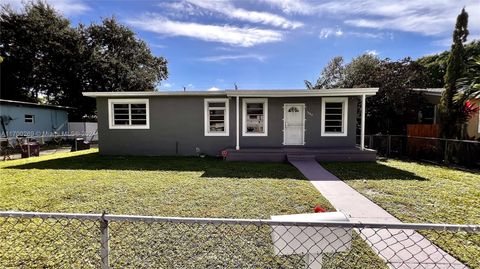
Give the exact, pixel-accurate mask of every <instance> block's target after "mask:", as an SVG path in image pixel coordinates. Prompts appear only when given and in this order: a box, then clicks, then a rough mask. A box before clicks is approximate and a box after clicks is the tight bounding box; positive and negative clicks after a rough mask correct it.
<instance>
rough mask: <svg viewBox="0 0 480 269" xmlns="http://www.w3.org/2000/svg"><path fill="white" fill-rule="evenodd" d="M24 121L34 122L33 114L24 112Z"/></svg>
mask: <svg viewBox="0 0 480 269" xmlns="http://www.w3.org/2000/svg"><path fill="white" fill-rule="evenodd" d="M25 122H26V123H35V115H30V114H25Z"/></svg>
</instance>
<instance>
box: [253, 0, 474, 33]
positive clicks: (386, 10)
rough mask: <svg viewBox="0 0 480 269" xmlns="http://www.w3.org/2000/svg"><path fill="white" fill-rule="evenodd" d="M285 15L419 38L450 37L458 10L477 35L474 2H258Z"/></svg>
mask: <svg viewBox="0 0 480 269" xmlns="http://www.w3.org/2000/svg"><path fill="white" fill-rule="evenodd" d="M262 1H263V2H264V3H268V4H270V5H271V6H274V7H277V8H280V9H281V10H282V11H283V12H285V13H287V14H288V13H297V14H315V15H322V17H323V15H327V16H330V17H333V18H335V19H340V20H343V22H344V23H346V24H348V25H351V26H355V27H363V28H373V29H390V30H398V31H404V32H412V33H419V34H422V35H433V36H434V35H437V36H438V35H446V34H451V32H452V31H453V27H454V25H455V20H456V17H457V15H458V14H459V13H460V11H461V9H462V7H465V8H466V10H467V12H468V13H469V29H470V31H471V32H475V33H479V32H480V1H478V0H417V1H415V0H382V1H378V0H324V1H306V0H298V1H297V0H262Z"/></svg>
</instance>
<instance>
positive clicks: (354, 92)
mask: <svg viewBox="0 0 480 269" xmlns="http://www.w3.org/2000/svg"><path fill="white" fill-rule="evenodd" d="M377 91H378V88H349V89H344V88H340V89H322V90H305V89H302V90H225V91H178V92H84V93H83V95H84V96H87V97H112V98H114V97H148V96H229V97H236V96H238V97H314V96H318V97H321V96H362V95H367V96H370V95H375V94H376V93H377Z"/></svg>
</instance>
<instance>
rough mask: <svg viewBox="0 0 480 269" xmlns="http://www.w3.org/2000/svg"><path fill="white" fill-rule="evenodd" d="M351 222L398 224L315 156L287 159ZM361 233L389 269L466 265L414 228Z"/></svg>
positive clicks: (369, 230)
mask: <svg viewBox="0 0 480 269" xmlns="http://www.w3.org/2000/svg"><path fill="white" fill-rule="evenodd" d="M289 162H290V163H291V164H292V165H293V166H295V167H296V168H297V169H298V170H300V172H302V173H303V175H304V176H305V177H306V178H307V179H309V180H310V182H311V183H312V184H313V186H315V188H316V189H317V190H318V191H319V192H320V193H321V194H322V195H323V196H324V197H325V198H327V199H328V201H329V202H330V203H331V204H332V205H333V206H334V207H335V208H336V209H337V210H338V211H341V212H343V213H345V214H346V215H347V216H349V218H350V221H352V222H378V223H401V221H400V220H399V219H397V218H395V217H394V216H392V215H391V214H389V213H388V212H387V211H385V210H384V209H383V208H381V207H380V206H378V205H377V204H375V203H374V202H372V201H370V200H369V199H367V198H366V197H365V196H363V195H361V194H360V193H359V192H357V191H356V190H355V189H353V188H352V187H350V186H348V185H347V184H346V183H344V182H343V181H342V180H340V179H339V178H337V177H336V176H335V175H333V174H331V173H330V172H328V171H327V170H326V169H325V168H323V167H322V166H321V165H320V164H319V163H318V162H317V161H316V160H315V159H314V158H311V159H305V158H303V159H295V158H292V159H289ZM360 236H361V237H362V238H363V239H364V240H365V241H366V242H367V243H368V244H369V245H370V246H371V247H372V249H373V250H374V251H375V253H377V254H378V255H379V256H380V257H381V258H382V259H384V260H385V261H386V262H387V264H388V265H389V267H390V268H402V269H403V268H444V267H445V268H468V267H466V266H465V265H463V264H462V263H461V262H459V261H458V260H457V259H455V258H454V257H452V256H451V255H449V254H448V253H446V252H445V251H443V250H442V249H441V248H439V247H437V246H436V245H434V244H433V243H431V242H430V241H429V240H428V239H426V238H425V237H423V236H422V235H421V234H419V233H417V232H415V231H403V230H384V229H383V230H377V229H364V230H362V231H361V232H360Z"/></svg>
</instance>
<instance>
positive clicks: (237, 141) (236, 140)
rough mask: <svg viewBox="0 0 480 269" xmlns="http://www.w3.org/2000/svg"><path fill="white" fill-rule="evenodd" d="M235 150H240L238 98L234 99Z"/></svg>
mask: <svg viewBox="0 0 480 269" xmlns="http://www.w3.org/2000/svg"><path fill="white" fill-rule="evenodd" d="M235 107H236V110H235V149H236V150H240V97H238V96H237V97H236V98H235Z"/></svg>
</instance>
